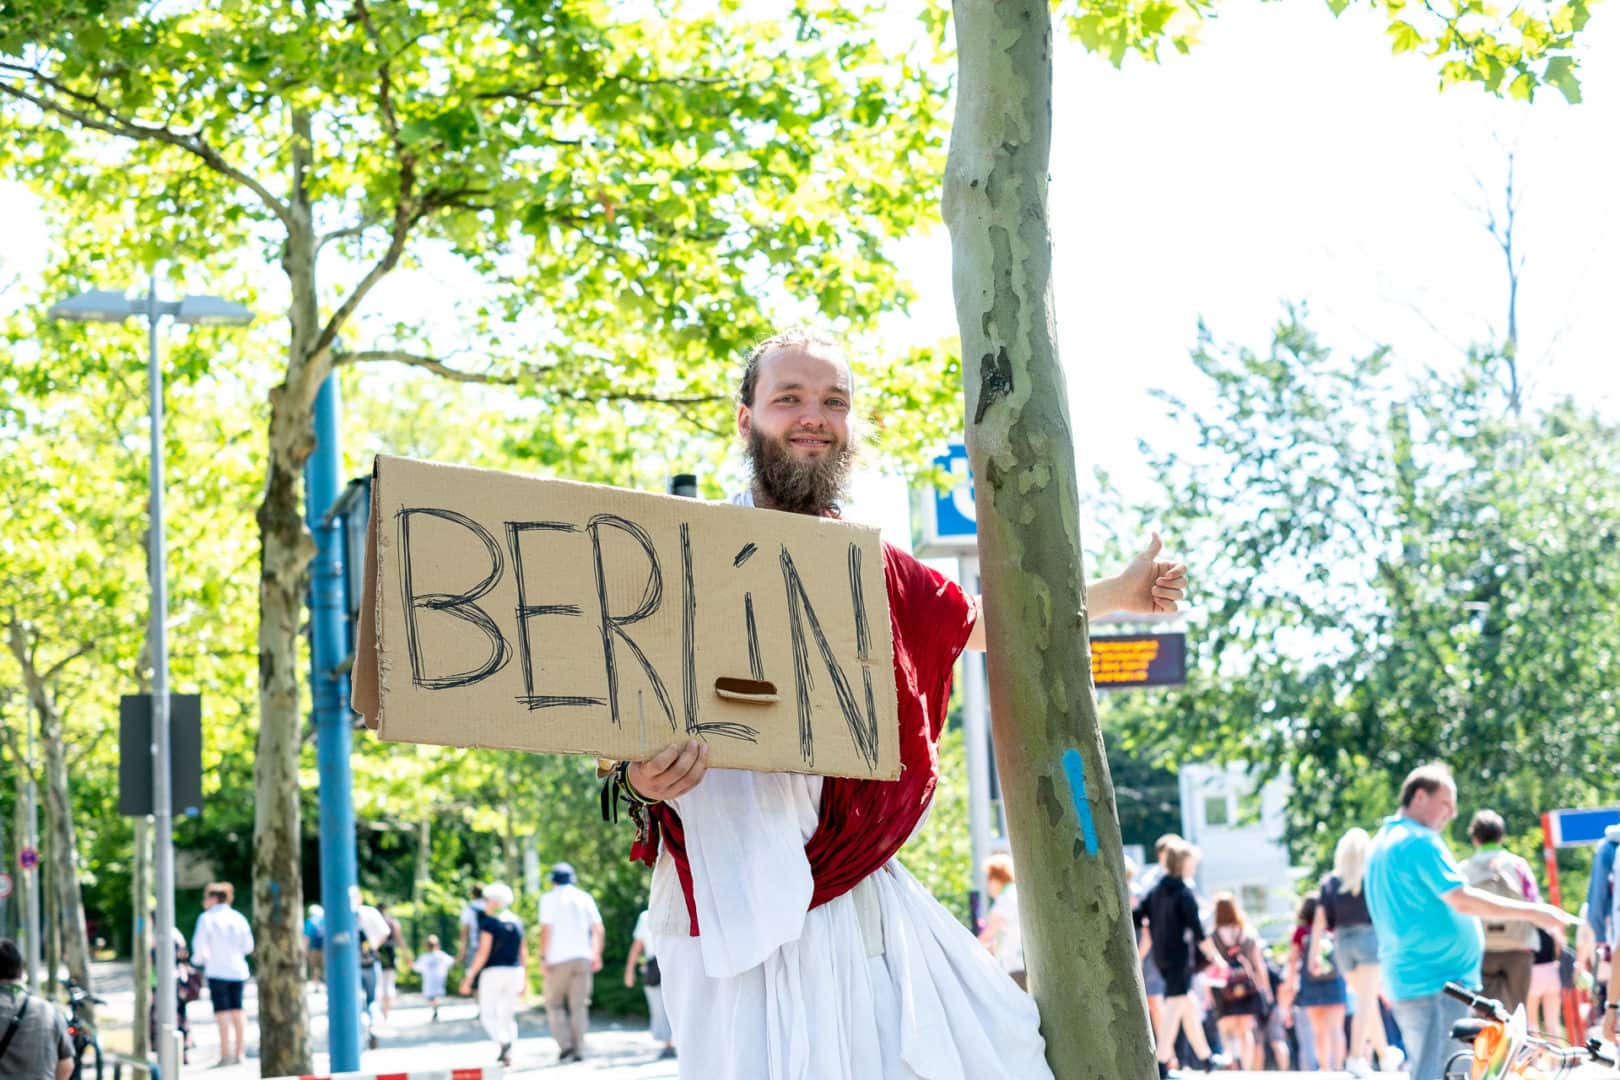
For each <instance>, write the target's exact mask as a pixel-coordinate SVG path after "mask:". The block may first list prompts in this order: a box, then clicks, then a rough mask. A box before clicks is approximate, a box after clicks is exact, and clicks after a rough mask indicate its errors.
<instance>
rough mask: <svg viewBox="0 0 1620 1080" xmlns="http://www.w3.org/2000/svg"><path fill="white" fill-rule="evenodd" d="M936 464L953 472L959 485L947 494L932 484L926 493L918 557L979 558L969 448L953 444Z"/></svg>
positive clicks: (923, 498) (939, 457) (940, 456)
mask: <svg viewBox="0 0 1620 1080" xmlns="http://www.w3.org/2000/svg"><path fill="white" fill-rule="evenodd" d="M934 465H935V466H936V467H937V468H940V469H943V470H945V471H946V472H948V473H950V474H951V476H952V477H954V478H955V479H956V480H957V483H955V484H954V485H952V486H951V487H950V488H948V489H946V490H943V491H942V490H940V489H939V488H937V487H934V486H933V485H931V484H930V485H929V486H928V487H927V488H925V489H924V490H923V492H922V499H921V502H922V530H921V531H922V542H921V545H920V546H919V548H918V554H919V555H923V556H924V557H930V556H945V555H976V554H978V550H979V545H978V537H979V526H978V521H977V519H976V516H975V514H974V509H973V474H972V472H971V471H970V470H969V468H968V456H967V447H966V446H964V445H963V444H962V443H952V444H951V445H950V446H949V447H948V448H947V449H946V451H945V453H943V454H941V455H939V456H938V457H936V458H934Z"/></svg>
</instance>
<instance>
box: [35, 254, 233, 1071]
mask: <svg viewBox="0 0 1620 1080" xmlns="http://www.w3.org/2000/svg"><path fill="white" fill-rule="evenodd" d="M50 316H51V318H53V319H65V320H67V321H69V322H123V321H124V320H125V319H131V318H144V319H145V320H146V343H147V360H146V380H147V389H148V410H149V413H150V417H151V423H150V429H151V432H150V434H151V440H152V451H151V461H150V473H149V476H150V480H149V483H150V485H151V503H150V510H151V526H150V528H149V529H148V533H149V538H148V539H149V559H150V563H149V575H150V576H149V579H148V580H149V582H150V584H151V589H152V610H151V628H150V634H151V643H152V818H153V821H154V824H155V825H156V832H157V842H156V844H155V847H156V859H155V860H154V861H155V863H156V866H155V870H156V877H157V882H156V885H157V926H156V927H155V928H154V937H153V940H154V941H156V942H157V943H158V948H157V949H156V953H157V1019H158V1023H157V1027H158V1065H159V1067H160V1068H161V1070H162V1072H161V1075H162V1076H163V1080H174V1078H176V1077H178V1076H179V1075H180V1069H179V1065H180V1053H179V1048H178V1047H177V1046H176V1031H175V1020H176V1019H177V1017H176V1015H175V1000H176V999H175V970H174V950H173V949H172V948H168V947H166V946H167V945H168V944H169V935H170V933H172V931H173V928H174V808H173V795H172V791H171V786H170V785H171V780H172V777H171V775H170V751H169V647H168V640H167V638H166V636H165V634H164V623H165V622H166V621H167V619H168V604H169V601H168V588H167V578H166V576H165V572H164V543H163V372H162V371H161V369H160V368H159V367H158V321H159V320H160V319H162V318H164V317H165V316H167V317H168V318H171V319H173V320H174V321H175V322H178V323H187V324H189V325H192V326H246V325H248V324H249V323H251V322H252V321H253V312H251V311H249V310H248V309H247V308H245V307H243V306H242V305H241V304H234V303H232V302H230V301H229V300H222V299H220V298H219V297H217V296H186V297H182V298H181V299H179V300H159V299H158V295H157V279H156V278H150V279H149V280H148V282H147V287H146V295H145V296H137V297H127V296H125V295H124V294H123V293H118V292H111V291H109V290H106V289H96V290H93V291H91V292H86V293H80V294H79V295H78V296H74V297H70V298H69V299H67V300H63V301H62V302H61V303H59V304H55V305H53V306H52V307H51V310H50ZM30 938H31V939H33V938H37V934H32V935H30ZM33 948H37V946H34V945H30V949H33Z"/></svg>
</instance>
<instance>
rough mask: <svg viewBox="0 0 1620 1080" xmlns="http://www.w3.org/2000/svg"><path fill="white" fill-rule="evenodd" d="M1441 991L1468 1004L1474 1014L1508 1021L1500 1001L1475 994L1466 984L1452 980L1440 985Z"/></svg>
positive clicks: (1506, 1012)
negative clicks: (1442, 985)
mask: <svg viewBox="0 0 1620 1080" xmlns="http://www.w3.org/2000/svg"><path fill="white" fill-rule="evenodd" d="M1442 993H1444V994H1445V995H1446V996H1447V997H1449V998H1455V999H1456V1000H1458V1001H1460V1002H1462V1003H1463V1004H1464V1005H1466V1006H1468V1008H1469V1009H1471V1010H1472V1011H1473V1013H1474V1015H1475V1016H1479V1017H1483V1018H1484V1019H1486V1020H1500V1021H1501V1022H1502V1023H1504V1024H1505V1023H1507V1022H1508V1019H1509V1016H1508V1011H1507V1010H1506V1009H1504V1008H1502V1003H1501V1002H1500V1001H1497V1000H1496V999H1495V998H1488V997H1485V996H1484V995H1483V994H1476V993H1474V992H1473V991H1472V990H1470V989H1468V988H1467V987H1466V986H1462V985H1460V984H1458V983H1454V982H1448V983H1446V985H1445V986H1444V987H1442Z"/></svg>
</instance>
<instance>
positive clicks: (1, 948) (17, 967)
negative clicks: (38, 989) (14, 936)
mask: <svg viewBox="0 0 1620 1080" xmlns="http://www.w3.org/2000/svg"><path fill="white" fill-rule="evenodd" d="M22 970H23V958H22V953H21V951H19V950H18V948H17V943H16V942H15V941H12V940H11V939H10V938H0V982H16V981H17V980H18V979H20V978H22Z"/></svg>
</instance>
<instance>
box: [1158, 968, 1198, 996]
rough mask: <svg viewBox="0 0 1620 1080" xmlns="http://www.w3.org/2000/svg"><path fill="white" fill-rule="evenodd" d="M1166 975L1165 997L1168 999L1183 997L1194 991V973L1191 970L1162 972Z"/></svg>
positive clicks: (1181, 969) (1182, 969)
mask: <svg viewBox="0 0 1620 1080" xmlns="http://www.w3.org/2000/svg"><path fill="white" fill-rule="evenodd" d="M1160 973H1161V974H1162V975H1164V996H1165V997H1167V998H1173V997H1181V996H1182V995H1183V994H1187V993H1190V992H1191V991H1192V977H1193V973H1192V971H1191V969H1189V968H1180V969H1178V970H1173V971H1163V970H1162V969H1161V972H1160Z"/></svg>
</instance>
